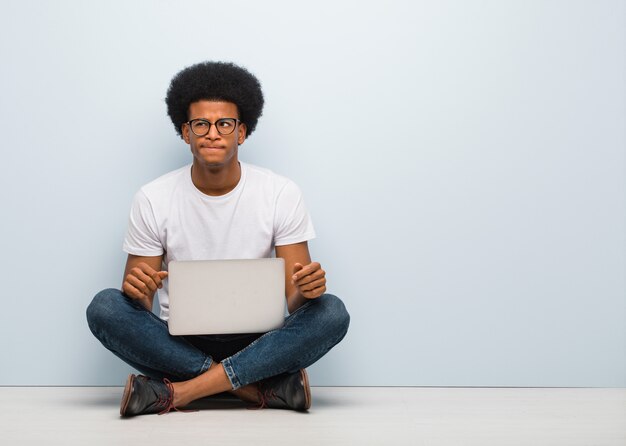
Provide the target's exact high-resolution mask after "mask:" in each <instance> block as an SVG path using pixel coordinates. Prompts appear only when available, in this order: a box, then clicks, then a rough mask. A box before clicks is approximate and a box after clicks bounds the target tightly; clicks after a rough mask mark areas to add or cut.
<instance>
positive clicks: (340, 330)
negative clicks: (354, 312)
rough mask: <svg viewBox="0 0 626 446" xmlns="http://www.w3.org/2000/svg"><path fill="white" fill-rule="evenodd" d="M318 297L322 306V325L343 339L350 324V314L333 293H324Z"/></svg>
mask: <svg viewBox="0 0 626 446" xmlns="http://www.w3.org/2000/svg"><path fill="white" fill-rule="evenodd" d="M319 299H320V304H322V307H323V308H324V312H323V313H324V321H323V324H324V326H325V327H326V329H327V331H328V332H329V333H331V332H332V333H336V336H337V337H338V339H339V340H341V339H343V337H344V336H345V335H346V333H347V332H348V327H349V326H350V314H349V313H348V310H346V306H345V305H344V303H343V302H342V300H341V299H339V298H338V297H337V296H335V295H333V294H324V295H322V296H320V297H319ZM337 342H338V341H337Z"/></svg>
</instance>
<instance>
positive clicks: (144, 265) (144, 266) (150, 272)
mask: <svg viewBox="0 0 626 446" xmlns="http://www.w3.org/2000/svg"><path fill="white" fill-rule="evenodd" d="M135 268H139V269H140V270H141V271H143V272H144V273H145V274H147V275H149V276H154V275H155V274H156V273H157V271H156V270H155V269H154V268H152V267H151V266H150V265H148V264H147V263H145V262H141V263H139V264H137V266H136V267H135Z"/></svg>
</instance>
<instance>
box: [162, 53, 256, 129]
mask: <svg viewBox="0 0 626 446" xmlns="http://www.w3.org/2000/svg"><path fill="white" fill-rule="evenodd" d="M200 100H209V101H226V102H232V103H234V104H235V105H236V106H237V110H238V111H239V119H240V120H241V121H242V122H243V123H245V124H246V128H247V136H248V135H250V134H251V133H252V132H253V131H254V129H255V127H256V124H257V121H258V120H259V117H260V116H261V114H262V113H263V103H264V100H263V92H262V91H261V84H260V82H259V80H258V79H257V78H256V77H255V76H254V75H253V74H251V73H250V72H249V71H248V70H246V69H245V68H242V67H239V66H237V65H235V64H233V63H230V62H201V63H198V64H195V65H192V66H190V67H187V68H185V69H183V70H182V71H180V72H179V73H178V74H177V75H176V76H174V78H173V79H172V82H171V83H170V86H169V88H168V89H167V96H166V97H165V103H166V104H167V114H168V115H169V117H170V119H171V120H172V124H174V128H175V129H176V133H178V134H179V135H181V136H182V133H181V127H182V125H183V123H185V122H187V120H188V119H189V117H188V112H189V105H190V104H191V103H193V102H196V101H200Z"/></svg>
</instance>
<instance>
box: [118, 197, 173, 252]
mask: <svg viewBox="0 0 626 446" xmlns="http://www.w3.org/2000/svg"><path fill="white" fill-rule="evenodd" d="M158 234H159V232H158V228H157V224H156V219H155V217H154V211H153V209H152V206H151V205H150V201H149V200H148V197H146V194H144V193H143V192H142V191H141V190H140V191H139V192H137V193H136V194H135V197H134V198H133V204H132V206H131V209H130V217H129V219H128V229H127V231H126V237H125V238H124V244H123V246H122V249H123V250H124V252H127V253H128V254H133V255H136V256H159V255H161V254H163V252H164V250H163V245H162V244H161V241H160V240H159V236H158Z"/></svg>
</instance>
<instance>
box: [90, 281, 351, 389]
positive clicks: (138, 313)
mask: <svg viewBox="0 0 626 446" xmlns="http://www.w3.org/2000/svg"><path fill="white" fill-rule="evenodd" d="M87 322H88V323H89V328H90V329H91V332H92V333H93V334H94V336H95V337H96V338H98V340H99V341H100V342H102V344H103V345H104V346H105V347H106V348H107V349H108V350H110V351H111V352H113V353H114V354H115V355H116V356H118V357H119V358H120V359H122V360H123V361H124V362H126V363H127V364H129V365H131V366H132V367H134V368H135V369H137V370H139V371H140V372H141V373H143V374H144V375H147V376H150V377H151V378H155V379H162V378H168V379H169V380H170V381H174V382H176V381H185V380H188V379H191V378H194V377H196V376H198V375H200V374H202V373H204V372H206V371H207V370H208V369H209V367H210V366H211V364H212V363H213V362H214V361H216V362H221V364H222V365H223V366H224V370H225V371H226V374H227V375H228V379H229V380H230V383H231V384H232V387H233V389H238V388H239V387H243V386H245V385H247V384H250V383H254V382H257V381H260V380H262V379H265V378H268V377H270V376H275V375H280V374H281V373H294V372H296V371H298V370H299V369H302V368H306V367H308V366H310V365H311V364H313V363H314V362H315V361H317V360H318V359H320V358H321V357H322V356H324V355H325V354H326V353H327V352H328V351H329V350H330V349H331V348H333V347H334V346H335V345H336V344H337V343H339V341H341V340H342V339H343V337H344V336H345V335H346V332H347V331H348V326H349V324H350V315H349V314H348V312H347V311H346V308H345V306H344V304H343V302H342V301H341V300H340V299H339V298H338V297H336V296H333V295H332V294H324V295H322V296H320V297H319V298H317V299H312V300H307V302H306V303H305V304H304V305H302V306H301V307H300V308H298V309H297V310H296V311H294V312H293V313H291V314H290V315H289V316H288V317H286V318H285V324H284V326H283V327H282V328H279V329H276V330H272V331H269V332H267V333H258V334H251V335H250V334H242V335H221V336H220V335H216V336H172V335H170V334H169V331H168V328H167V322H165V321H163V320H161V319H159V318H158V317H157V316H156V315H155V314H154V313H152V312H151V311H148V310H146V309H145V308H144V307H143V306H141V305H140V304H139V303H137V302H136V301H134V300H133V299H131V298H129V297H127V296H126V295H125V294H123V293H122V292H121V291H120V290H117V289H114V288H109V289H106V290H103V291H101V292H99V293H98V294H96V296H95V297H94V298H93V300H92V302H91V304H89V306H88V307H87Z"/></svg>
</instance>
